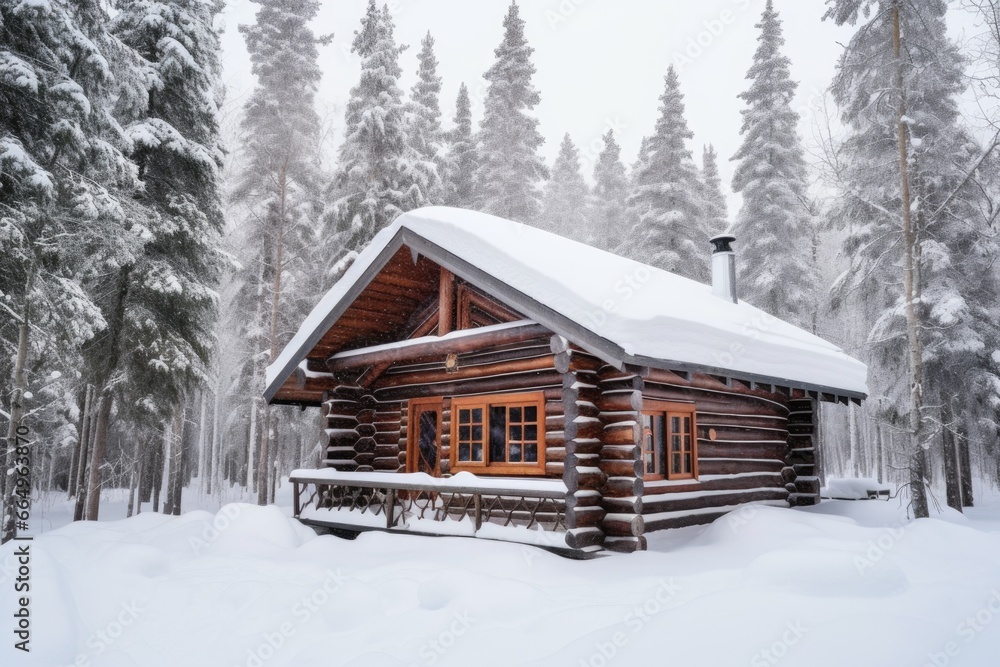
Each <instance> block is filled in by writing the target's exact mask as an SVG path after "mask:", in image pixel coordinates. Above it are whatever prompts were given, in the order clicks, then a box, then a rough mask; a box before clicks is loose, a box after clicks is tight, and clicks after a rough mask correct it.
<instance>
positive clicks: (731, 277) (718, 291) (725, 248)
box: [709, 234, 739, 303]
mask: <svg viewBox="0 0 1000 667" xmlns="http://www.w3.org/2000/svg"><path fill="white" fill-rule="evenodd" d="M735 240H736V237H735V236H731V235H729V234H719V235H718V236H713V237H712V238H711V239H709V242H710V243H711V244H712V245H713V246H715V250H713V251H712V294H714V295H715V296H717V297H719V298H720V299H725V300H727V301H732V302H733V303H739V299H738V298H737V296H736V253H735V252H733V249H732V247H730V245H729V244H730V243H732V242H733V241H735Z"/></svg>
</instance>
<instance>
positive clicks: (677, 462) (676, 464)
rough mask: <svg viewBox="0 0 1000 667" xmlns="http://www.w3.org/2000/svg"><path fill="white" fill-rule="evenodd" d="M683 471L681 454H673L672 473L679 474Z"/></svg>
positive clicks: (671, 460)
mask: <svg viewBox="0 0 1000 667" xmlns="http://www.w3.org/2000/svg"><path fill="white" fill-rule="evenodd" d="M680 473H681V455H680V454H673V455H671V457H670V474H671V475H679V474H680Z"/></svg>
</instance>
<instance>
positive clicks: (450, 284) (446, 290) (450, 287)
mask: <svg viewBox="0 0 1000 667" xmlns="http://www.w3.org/2000/svg"><path fill="white" fill-rule="evenodd" d="M439 296H440V301H439V302H438V335H439V336H443V335H445V334H447V333H451V331H452V329H453V327H454V324H453V323H454V321H455V275H454V274H453V273H452V272H451V271H449V270H448V269H446V268H444V267H441V292H440V295H439Z"/></svg>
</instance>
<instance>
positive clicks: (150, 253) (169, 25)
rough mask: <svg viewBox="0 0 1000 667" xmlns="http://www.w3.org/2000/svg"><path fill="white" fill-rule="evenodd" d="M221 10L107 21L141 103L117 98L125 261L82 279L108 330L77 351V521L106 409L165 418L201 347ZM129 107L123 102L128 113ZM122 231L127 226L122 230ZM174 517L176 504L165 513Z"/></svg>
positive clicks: (127, 5) (129, 8) (96, 470)
mask: <svg viewBox="0 0 1000 667" xmlns="http://www.w3.org/2000/svg"><path fill="white" fill-rule="evenodd" d="M221 9H222V6H221V4H218V3H217V4H208V3H194V4H191V5H189V4H188V3H187V2H150V1H148V0H140V1H128V0H123V1H122V2H121V3H120V4H119V6H118V10H119V11H118V13H117V14H116V15H115V17H114V19H113V20H112V21H110V22H109V24H110V29H111V31H112V33H113V34H114V36H115V37H116V38H117V39H118V40H119V41H120V43H121V44H123V45H124V46H126V47H128V48H129V49H130V50H131V52H133V53H135V54H136V55H137V56H138V57H139V58H141V61H142V64H143V67H144V69H146V72H147V79H146V84H147V88H146V89H145V90H144V92H145V95H144V96H142V97H140V98H138V99H135V100H129V99H127V98H124V97H123V98H120V99H119V109H118V115H119V118H120V120H121V122H122V124H123V125H125V130H126V135H127V136H128V137H129V139H130V140H131V145H132V151H131V156H132V159H133V160H135V162H136V164H137V166H138V170H139V178H140V181H141V182H142V185H143V187H142V189H141V190H140V191H139V192H138V193H137V195H136V197H135V199H134V201H133V205H134V206H135V207H137V208H136V211H135V212H134V217H135V219H136V220H141V221H142V222H141V223H140V224H141V228H140V229H136V228H133V229H132V230H130V231H131V232H132V233H133V234H136V235H137V236H138V237H139V238H141V239H142V244H141V247H140V249H139V250H138V252H137V256H136V257H135V260H134V261H132V262H128V263H123V264H121V265H119V266H117V267H115V270H113V271H109V272H106V273H105V275H104V276H102V277H101V278H99V279H96V280H94V281H93V284H92V289H94V290H95V292H96V293H98V294H99V295H101V297H100V305H101V308H102V310H103V312H104V317H105V320H106V321H107V322H108V327H107V328H106V330H105V331H104V332H102V334H101V335H100V336H98V337H97V338H95V339H94V340H93V341H91V342H90V343H89V344H88V346H87V347H86V349H85V352H86V354H87V358H88V362H89V367H90V370H91V377H92V379H93V383H94V385H95V386H96V387H97V388H98V395H99V401H100V402H99V406H100V407H99V408H98V412H97V424H96V432H95V436H94V440H93V443H94V448H93V452H92V459H91V463H90V479H89V488H88V490H87V503H86V514H85V516H86V518H87V519H90V520H95V519H97V515H98V511H99V503H100V476H101V467H102V465H103V462H104V454H105V450H106V443H107V437H108V421H109V419H110V415H111V414H112V410H113V409H114V406H118V414H119V415H120V416H125V417H127V418H130V419H132V420H133V421H141V420H144V419H145V420H153V421H154V422H155V421H160V422H162V420H164V419H166V418H168V417H169V416H170V414H171V413H172V412H173V411H174V410H176V409H177V406H178V405H179V404H180V403H181V402H182V400H183V395H184V393H185V392H186V391H187V390H188V389H189V388H191V387H193V386H194V384H195V383H196V381H197V380H198V379H199V378H200V377H201V375H202V371H203V368H204V364H205V363H206V362H207V360H208V354H209V350H210V348H211V329H212V323H213V319H214V314H215V308H216V301H215V290H214V287H215V283H216V280H217V277H218V272H219V254H218V244H219V241H218V235H219V231H220V230H221V227H222V206H221V197H220V192H219V180H218V170H219V166H220V164H221V157H222V147H221V141H220V138H219V127H218V108H217V105H216V97H217V95H218V93H219V77H220V73H221V66H220V64H219V59H218V52H219V43H218V35H217V33H216V32H215V31H214V29H213V23H214V21H215V16H216V14H217V13H218V12H219V11H221ZM129 102H131V104H129ZM133 224H134V223H133ZM177 509H178V510H179V504H178V506H177Z"/></svg>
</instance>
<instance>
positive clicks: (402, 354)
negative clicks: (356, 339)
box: [326, 323, 551, 373]
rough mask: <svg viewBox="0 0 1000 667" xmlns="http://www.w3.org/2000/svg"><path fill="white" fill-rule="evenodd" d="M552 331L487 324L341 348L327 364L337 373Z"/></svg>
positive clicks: (470, 349)
mask: <svg viewBox="0 0 1000 667" xmlns="http://www.w3.org/2000/svg"><path fill="white" fill-rule="evenodd" d="M548 335H551V332H550V331H549V330H548V329H546V328H545V327H543V326H542V325H540V324H535V323H530V324H523V325H520V326H507V327H504V328H502V329H496V328H493V327H483V328H482V329H475V330H473V332H470V333H467V334H464V335H457V334H456V335H454V336H453V337H443V338H442V337H439V336H426V337H424V338H413V339H410V340H407V341H401V342H400V343H399V344H398V345H394V346H376V347H375V348H372V349H370V350H365V349H362V350H351V351H349V352H340V353H338V354H335V355H333V356H332V357H330V358H329V359H328V360H327V362H326V365H327V368H328V369H329V370H330V372H331V373H336V372H338V371H342V370H347V369H350V368H364V367H366V366H374V365H376V364H381V363H385V362H390V363H397V362H401V361H413V360H415V359H421V358H423V357H434V356H441V357H444V356H445V355H446V354H461V353H463V352H474V351H476V350H480V349H483V348H487V347H493V346H498V345H507V344H510V343H523V342H524V341H528V340H532V339H535V338H541V337H543V336H548Z"/></svg>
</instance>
